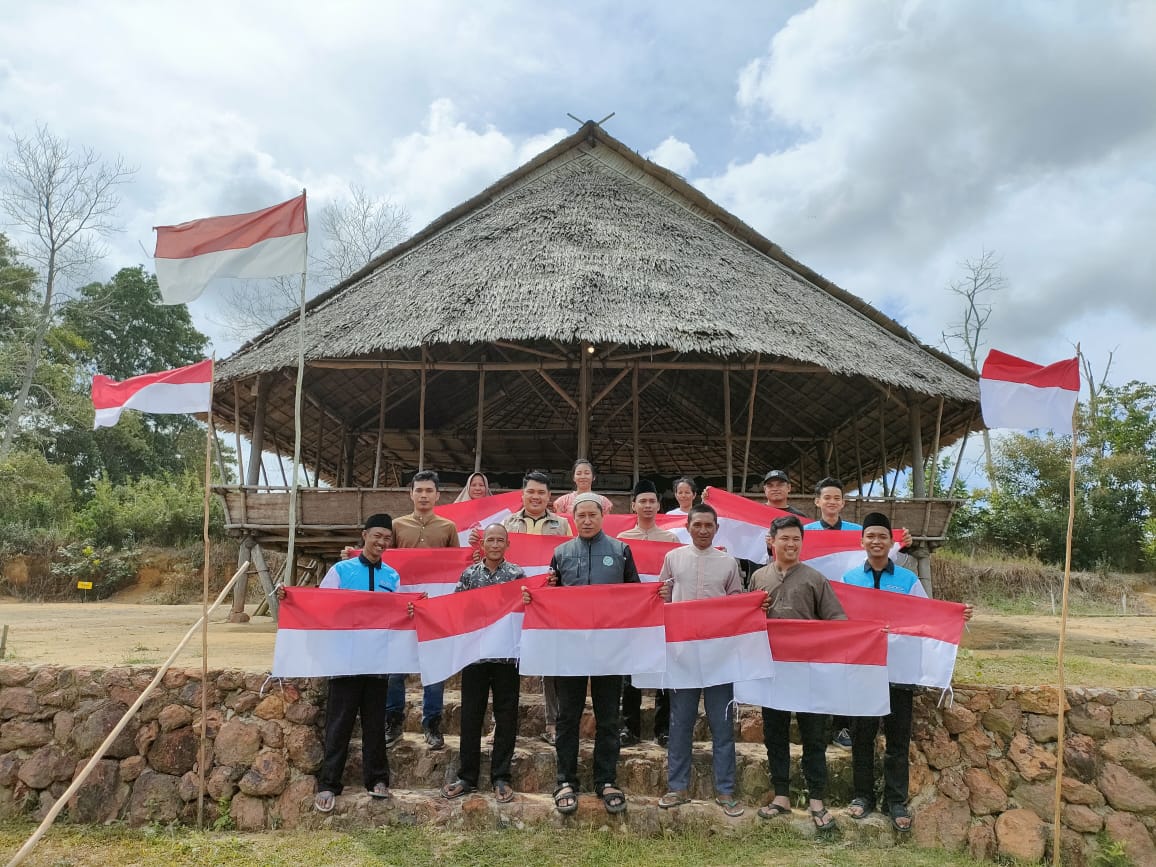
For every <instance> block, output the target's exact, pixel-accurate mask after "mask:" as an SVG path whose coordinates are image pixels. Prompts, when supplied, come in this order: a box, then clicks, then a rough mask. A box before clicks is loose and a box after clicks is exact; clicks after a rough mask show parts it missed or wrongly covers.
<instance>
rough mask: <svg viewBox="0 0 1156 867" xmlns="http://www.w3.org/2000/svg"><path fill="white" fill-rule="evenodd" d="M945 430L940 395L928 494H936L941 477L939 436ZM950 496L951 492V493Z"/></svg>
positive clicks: (940, 397) (941, 396) (932, 446)
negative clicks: (936, 485)
mask: <svg viewBox="0 0 1156 867" xmlns="http://www.w3.org/2000/svg"><path fill="white" fill-rule="evenodd" d="M942 432H943V395H940V396H939V409H938V410H937V411H936V413H935V438H934V439H933V440H932V441H931V478H930V479H928V484H927V496H929V497H934V496H935V483H936V482H937V481H938V479H939V436H940V434H941V433H942ZM949 496H950V494H949Z"/></svg>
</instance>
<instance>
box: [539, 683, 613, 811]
mask: <svg viewBox="0 0 1156 867" xmlns="http://www.w3.org/2000/svg"><path fill="white" fill-rule="evenodd" d="M586 681H587V678H585V677H558V678H555V679H554V688H555V689H556V690H557V692H558V738H557V742H556V743H555V747H556V748H557V750H558V784H559V785H561V784H563V783H569V784H570V785H572V786H574V787H575V789H577V787H578V724H579V722H581V720H582V711H583V710H584V709H585V707H586ZM589 681H590V701H591V703H592V704H593V705H594V722H595V726H596V729H595V734H594V788H595V789H596V790H597V788H598V787H599V786H601V785H603V784H604V783H611V784H613V782H614V779H615V775H616V774H617V772H618V746H619V742H618V729H619V725H620V723H619V714H618V707H619V701H620V698H621V696H622V675H619V674H606V675H600V676H596V677H591V678H589Z"/></svg>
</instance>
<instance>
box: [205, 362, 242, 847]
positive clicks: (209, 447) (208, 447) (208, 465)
mask: <svg viewBox="0 0 1156 867" xmlns="http://www.w3.org/2000/svg"><path fill="white" fill-rule="evenodd" d="M216 365H217V357H216V355H214V356H213V357H212V358H210V359H209V372H210V373H209V413H208V418H207V419H206V420H205V499H204V502H203V504H202V505H203V508H204V519H203V522H202V526H201V538H202V541H203V542H204V545H205V555H204V560H205V563H204V570H203V573H202V576H201V579H202V580H201V740H200V744H199V746H198V747H197V763H198V765H199V766H200V767H199V769H198V774H197V829H198V830H200V831H203V830H205V748H206V746H207V744H208V740H209V738H208V735H207V734H206V732H207V730H208V725H207V720H208V718H209V690H208V680H209V567H210V562H209V561H210V557H209V553H210V543H209V488H210V487H211V486H212V472H213V469H212V468H213V373H215V368H216ZM242 496H244V494H242Z"/></svg>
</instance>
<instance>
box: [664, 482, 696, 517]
mask: <svg viewBox="0 0 1156 867" xmlns="http://www.w3.org/2000/svg"><path fill="white" fill-rule="evenodd" d="M696 496H698V485H696V484H695V483H694V479H692V478H690V477H689V476H683V477H682V478H681V479H675V482H674V498H675V499H676V500H678V508H677V509H671V510H670V511H669V512H667V513H666V514H668V515H689V514H690V507H691V506H693V505H694V498H695V497H696Z"/></svg>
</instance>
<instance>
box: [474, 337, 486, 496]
mask: <svg viewBox="0 0 1156 867" xmlns="http://www.w3.org/2000/svg"><path fill="white" fill-rule="evenodd" d="M482 360H483V361H485V357H484V356H483V358H482ZM485 409H486V371H485V369H484V368H483V369H482V370H479V371H478V422H477V425H476V427H475V429H474V472H475V473H480V472H481V471H482V433H483V428H484V423H483V422H484V419H485Z"/></svg>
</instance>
